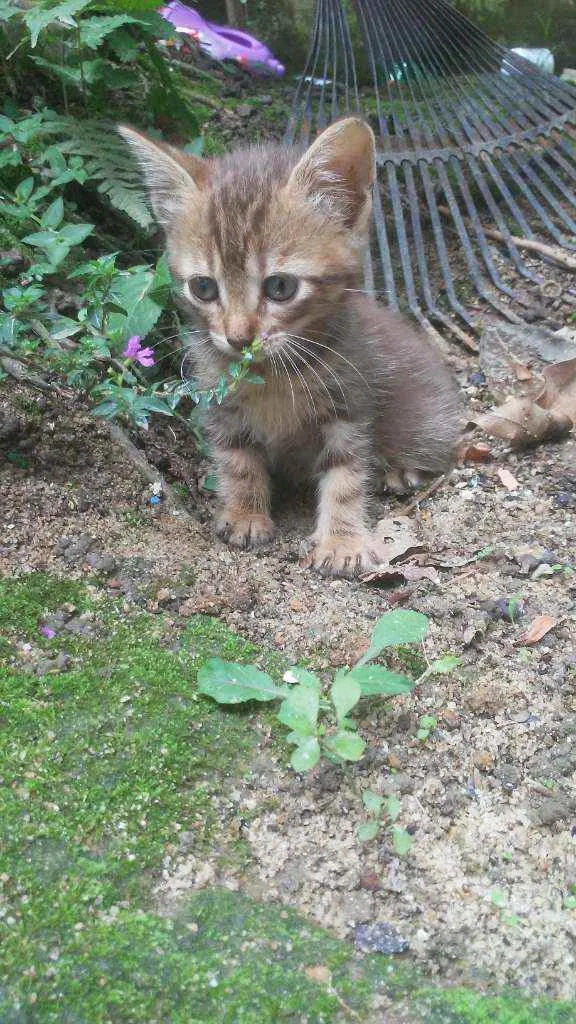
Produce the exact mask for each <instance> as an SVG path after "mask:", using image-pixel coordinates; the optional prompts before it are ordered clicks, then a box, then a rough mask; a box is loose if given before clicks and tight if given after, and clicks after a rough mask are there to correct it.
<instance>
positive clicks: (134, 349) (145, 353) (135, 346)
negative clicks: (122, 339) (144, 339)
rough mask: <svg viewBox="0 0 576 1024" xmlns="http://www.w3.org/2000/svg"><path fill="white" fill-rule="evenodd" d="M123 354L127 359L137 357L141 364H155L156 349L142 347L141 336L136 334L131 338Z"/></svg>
mask: <svg viewBox="0 0 576 1024" xmlns="http://www.w3.org/2000/svg"><path fill="white" fill-rule="evenodd" d="M122 355H123V356H124V358H125V359H135V360H136V362H137V363H140V365H141V366H154V363H155V362H156V360H155V359H154V349H152V348H142V346H141V344H140V338H139V336H138V335H137V334H134V335H133V336H132V337H131V338H130V339H129V340H128V344H127V345H126V348H125V349H124V351H123V353H122Z"/></svg>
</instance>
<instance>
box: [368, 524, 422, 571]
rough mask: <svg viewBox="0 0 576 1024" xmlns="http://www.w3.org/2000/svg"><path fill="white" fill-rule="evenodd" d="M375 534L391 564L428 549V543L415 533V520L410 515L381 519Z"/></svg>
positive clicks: (386, 559) (386, 558)
mask: <svg viewBox="0 0 576 1024" xmlns="http://www.w3.org/2000/svg"><path fill="white" fill-rule="evenodd" d="M374 535H375V537H376V539H377V540H378V542H379V544H380V545H381V546H383V547H384V555H385V559H383V562H384V561H386V562H388V563H389V564H390V565H394V564H395V563H396V562H400V561H402V560H403V559H405V558H406V559H407V558H409V557H410V556H411V555H414V554H416V553H417V552H422V551H426V545H425V544H423V543H422V541H421V540H420V538H419V537H417V536H416V534H415V533H414V522H413V520H412V519H410V517H409V516H394V517H392V518H390V519H380V520H379V521H378V522H377V523H376V528H375V530H374Z"/></svg>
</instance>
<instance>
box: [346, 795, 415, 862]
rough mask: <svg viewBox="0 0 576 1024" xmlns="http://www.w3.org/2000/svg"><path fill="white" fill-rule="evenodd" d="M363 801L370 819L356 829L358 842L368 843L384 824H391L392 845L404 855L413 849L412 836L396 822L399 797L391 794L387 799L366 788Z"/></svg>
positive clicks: (399, 805)
mask: <svg viewBox="0 0 576 1024" xmlns="http://www.w3.org/2000/svg"><path fill="white" fill-rule="evenodd" d="M362 802H363V804H364V807H365V808H366V811H367V814H368V821H366V822H364V824H362V825H359V826H358V828H357V829H356V838H357V839H358V842H360V843H367V842H369V841H370V840H371V839H375V838H376V836H377V835H378V834H379V832H380V830H381V828H382V826H383V825H385V824H389V825H390V836H391V839H392V845H393V847H394V849H395V851H396V853H397V854H398V856H400V857H403V856H404V855H405V854H407V853H409V852H410V850H411V849H412V841H413V840H412V836H411V835H410V833H409V832H408V831H407V830H406V829H405V828H399V827H398V826H397V825H395V824H394V822H395V821H396V819H397V817H398V815H399V814H400V810H401V804H400V801H399V799H398V797H397V796H394V795H391V796H389V797H387V798H386V799H385V798H384V797H383V796H379V794H378V793H374V792H373V791H372V790H371V789H365V790H364V791H363V793H362Z"/></svg>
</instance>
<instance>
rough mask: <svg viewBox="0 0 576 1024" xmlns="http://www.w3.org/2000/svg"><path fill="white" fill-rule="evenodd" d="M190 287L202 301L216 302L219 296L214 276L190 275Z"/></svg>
mask: <svg viewBox="0 0 576 1024" xmlns="http://www.w3.org/2000/svg"><path fill="white" fill-rule="evenodd" d="M188 287H189V288H190V291H191V292H192V294H193V295H195V296H196V298H197V299H200V301H201V302H214V301H215V300H216V299H217V298H218V284H217V282H216V281H215V280H214V278H213V277H190V278H189V279H188Z"/></svg>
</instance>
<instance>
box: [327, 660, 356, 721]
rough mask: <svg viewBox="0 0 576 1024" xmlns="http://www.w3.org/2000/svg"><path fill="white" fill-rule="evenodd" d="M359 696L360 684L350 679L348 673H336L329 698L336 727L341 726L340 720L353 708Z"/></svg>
mask: <svg viewBox="0 0 576 1024" xmlns="http://www.w3.org/2000/svg"><path fill="white" fill-rule="evenodd" d="M361 696H362V689H361V687H360V683H359V682H358V681H357V680H356V679H353V678H352V677H351V674H350V672H338V673H337V674H336V678H335V679H334V682H333V683H332V687H331V689H330V697H331V698H332V703H333V705H334V708H335V709H336V719H337V721H338V725H341V724H342V719H343V718H346V715H347V714H348V712H349V711H350V709H351V708H353V707H355V705H356V704H357V703H358V701H359V700H360V697H361Z"/></svg>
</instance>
